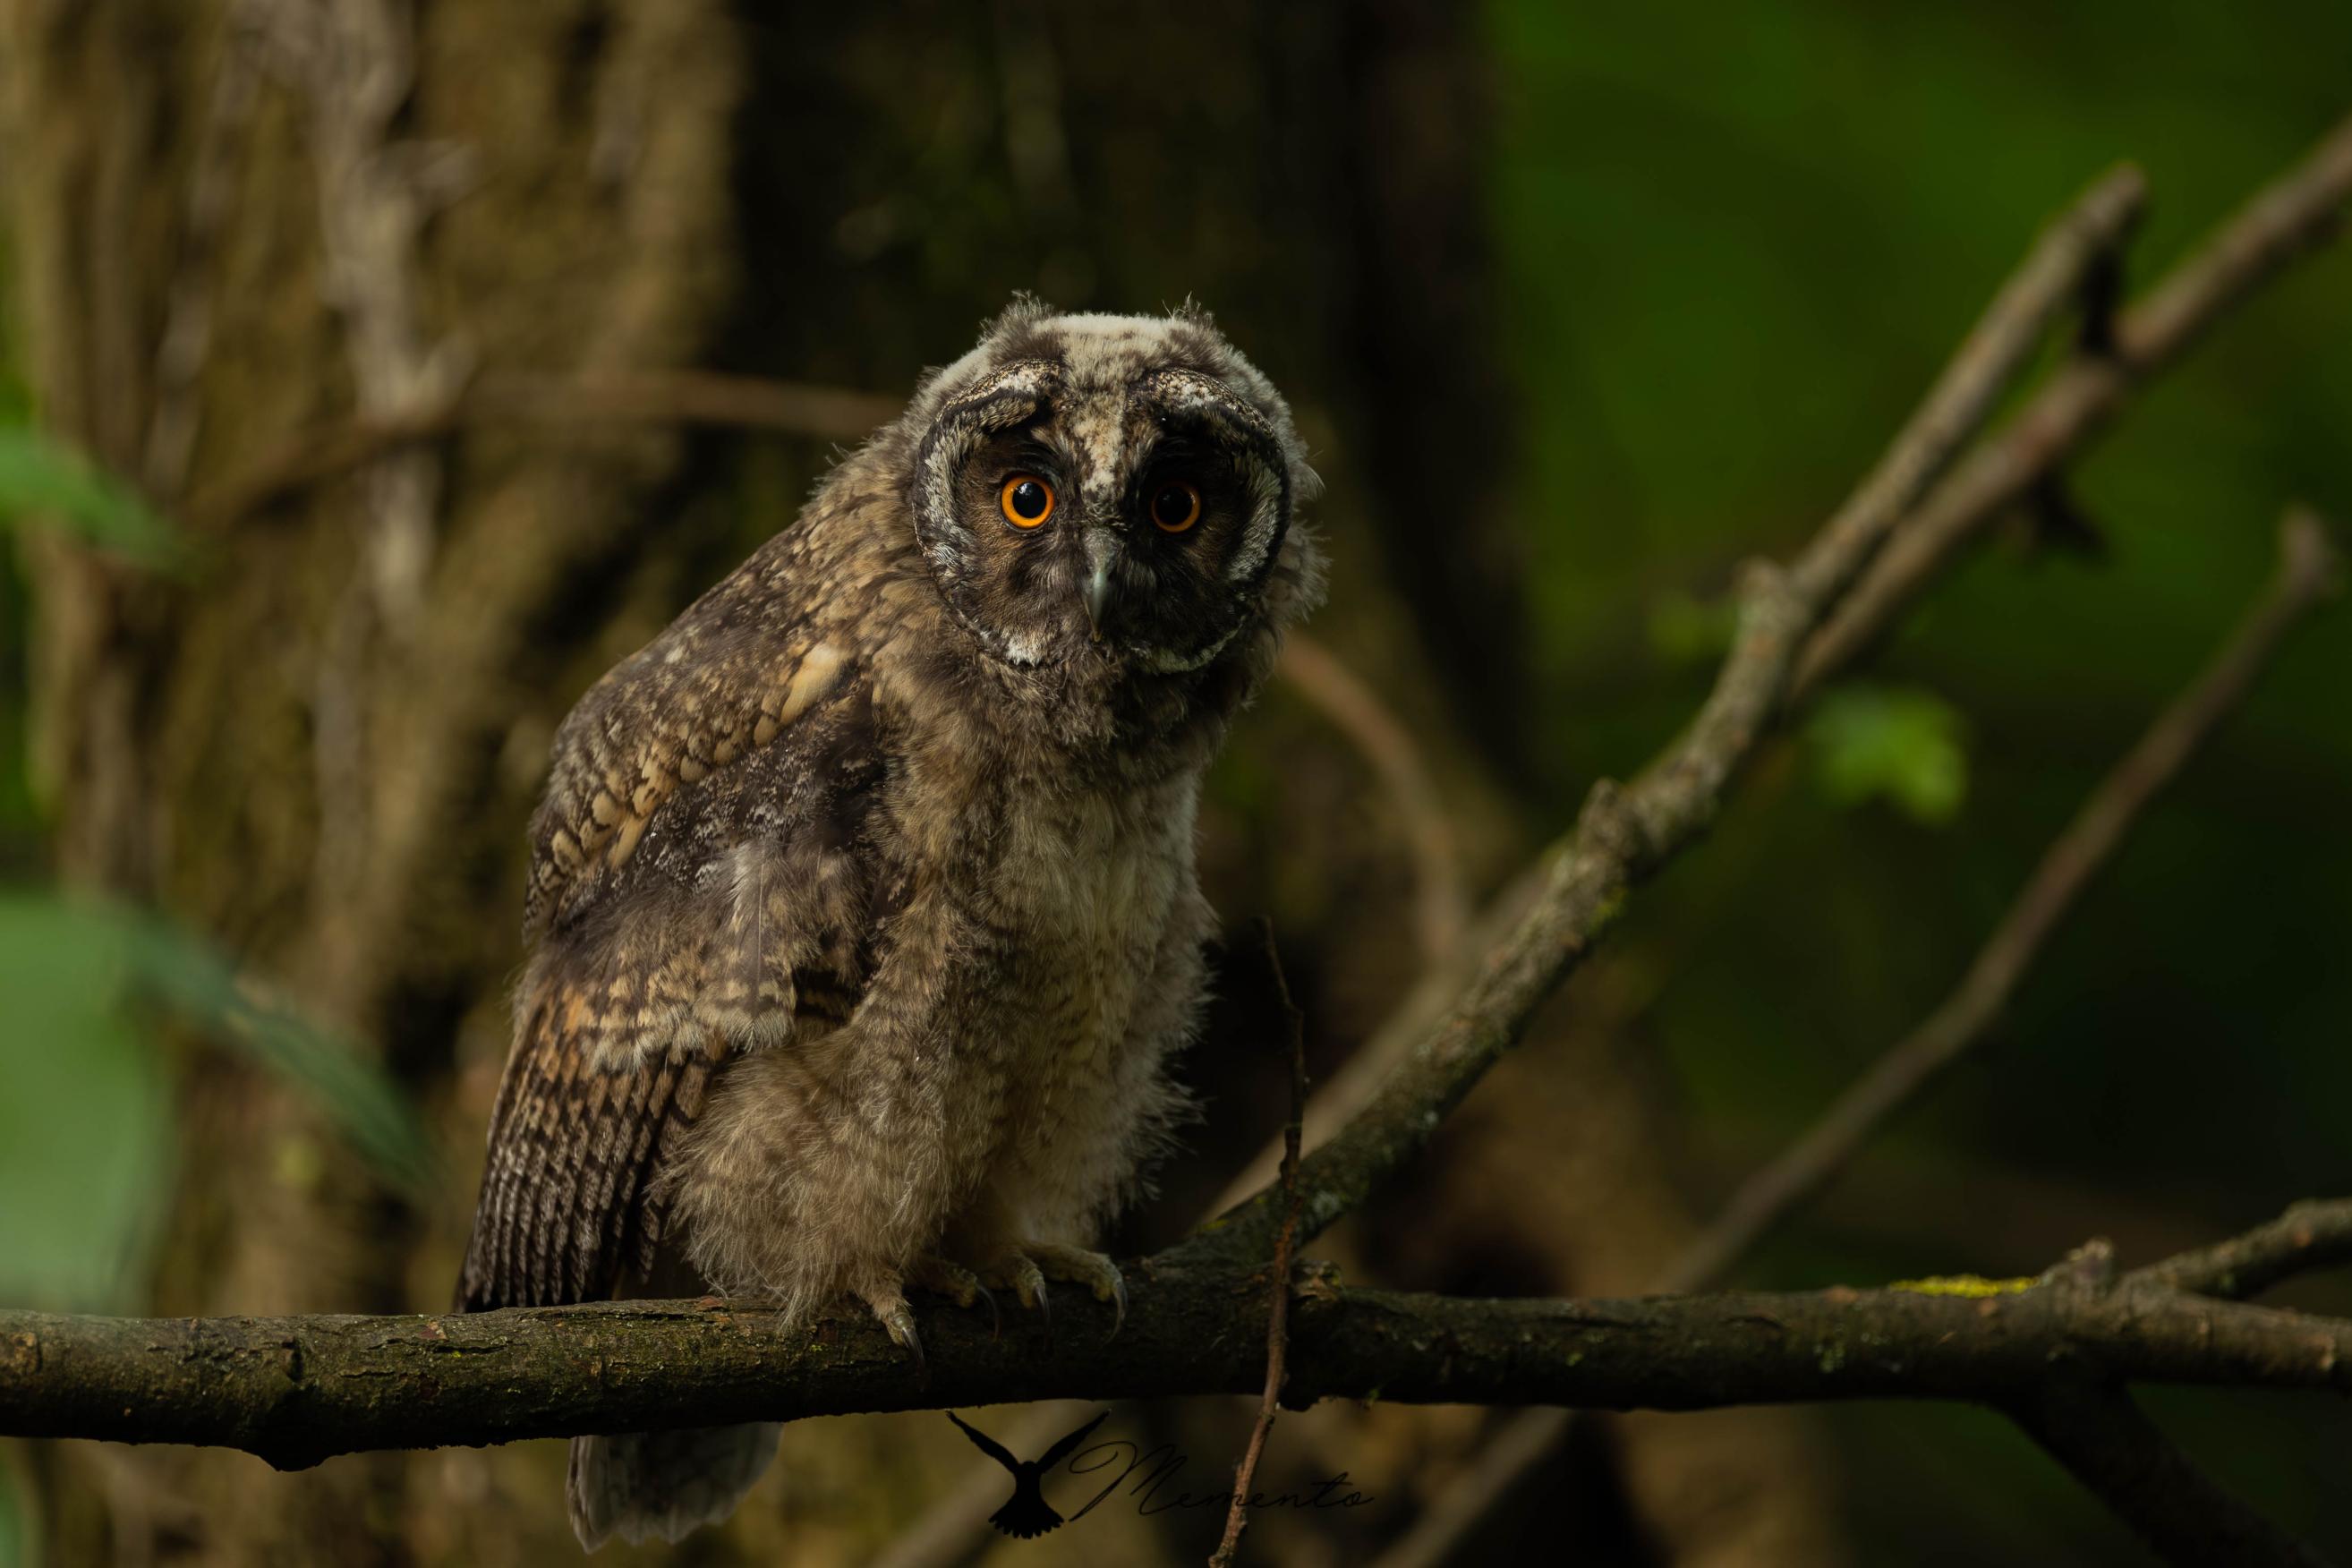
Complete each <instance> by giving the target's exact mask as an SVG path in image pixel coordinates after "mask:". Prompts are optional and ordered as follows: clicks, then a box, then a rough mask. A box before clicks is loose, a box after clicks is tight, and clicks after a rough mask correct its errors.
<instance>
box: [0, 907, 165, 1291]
mask: <svg viewBox="0 0 2352 1568" xmlns="http://www.w3.org/2000/svg"><path fill="white" fill-rule="evenodd" d="M126 992H127V973H126V969H125V965H124V963H123V942H122V940H121V928H120V924H119V922H118V921H116V920H115V919H114V918H113V917H112V916H111V915H110V914H108V913H107V912H105V911H103V910H96V909H88V908H83V907H79V906H76V905H70V904H66V903H62V902H59V901H58V900H54V899H48V898H44V897H40V896H37V895H26V894H8V895H0V994H5V996H6V997H7V998H8V1022H7V1025H6V1026H5V1028H4V1029H0V1072H5V1074H6V1075H7V1081H8V1086H9V1092H8V1093H7V1094H6V1095H5V1096H0V1301H7V1302H10V1303H20V1302H21V1303H29V1304H32V1305H37V1306H41V1307H51V1308H59V1309H73V1308H82V1309H102V1308H108V1307H115V1306H120V1305H121V1304H122V1292H123V1288H124V1286H125V1285H126V1283H127V1282H128V1281H130V1280H131V1279H133V1278H135V1276H136V1271H137V1267H138V1265H139V1263H140V1260H141V1259H142V1257H143V1256H144V1253H145V1251H146V1249H147V1247H148V1246H149V1244H150V1243H151V1241H152V1237H153V1233H154V1225H155V1221H156V1218H157V1215H158V1212H159V1209H160V1205H161V1199H162V1196H163V1185H164V1176H165V1173H166V1172H167V1171H168V1170H169V1169H170V1161H171V1139H172V1125H171V1119H170V1116H169V1113H168V1108H167V1105H166V1094H165V1089H164V1084H163V1074H162V1071H161V1068H160V1066H159V1064H158V1063H157V1062H156V1060H155V1057H154V1053H153V1052H152V1050H151V1049H150V1048H149V1047H148V1046H147V1044H146V1042H145V1041H143V1040H142V1039H141V1038H140V1037H139V1036H138V1034H137V1032H136V1031H135V1030H134V1029H133V1028H132V1027H131V1024H130V1021H129V1018H128V1016H127V1015H126V1013H125V1011H124V1008H123V1002H124V1000H125V996H126Z"/></svg>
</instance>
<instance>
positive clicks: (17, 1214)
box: [0, 890, 433, 1307]
mask: <svg viewBox="0 0 2352 1568" xmlns="http://www.w3.org/2000/svg"><path fill="white" fill-rule="evenodd" d="M0 994H5V996H6V997H7V998H8V1002H9V1010H10V1013H9V1020H8V1023H7V1026H5V1029H0V1072H5V1074H6V1075H7V1081H8V1083H9V1084H10V1086H11V1092H10V1093H9V1094H8V1095H6V1096H5V1097H0V1300H8V1301H33V1302H37V1303H39V1304H42V1305H57V1306H78V1307H97V1306H105V1305H110V1304H114V1302H115V1301H116V1300H118V1299H119V1297H120V1294H121V1289H122V1287H123V1285H124V1283H125V1282H127V1281H128V1280H130V1279H133V1278H135V1277H136V1272H137V1268H138V1265H139V1263H140V1261H141V1259H142V1257H143V1255H144V1253H145V1250H146V1248H147V1246H148V1244H149V1242H150V1241H151V1239H152V1231H153V1226H154V1223H155V1220H156V1217H157V1215H158V1212H159V1209H160V1201H161V1196H162V1194H163V1186H164V1181H165V1177H166V1173H168V1171H169V1169H170V1152H171V1141H172V1128H171V1121H170V1111H169V1104H168V1100H169V1095H168V1089H167V1086H166V1084H165V1082H164V1079H163V1070H162V1066H161V1064H160V1062H159V1061H158V1060H157V1058H156V1055H155V1052H154V1050H153V1047H152V1045H151V1044H150V1042H149V1041H148V1040H147V1039H146V1038H145V1037H144V1036H143V1035H142V1032H141V1031H140V1030H139V1028H138V1027H137V1026H136V1023H135V1017H134V1015H133V1014H132V1012H131V1004H133V1003H135V1002H146V1003H150V1004H153V1005H161V1006H162V1007H163V1008H164V1009H165V1010H166V1011H168V1012H169V1013H170V1014H171V1015H173V1016H175V1017H176V1018H178V1019H179V1020H180V1021H181V1022H183V1023H184V1024H185V1025H186V1026H189V1027H191V1028H194V1029H196V1030H198V1031H200V1032H202V1033H204V1034H205V1035H206V1036H208V1037H212V1038H214V1039H215V1040H217V1041H219V1042H220V1043H222V1044H223V1045H226V1046H228V1047H232V1048H236V1049H241V1050H243V1051H244V1052H246V1053H247V1055H249V1056H250V1057H252V1058H254V1059H255V1060H257V1061H258V1062H260V1063H262V1064H263V1065H264V1066H266V1067H268V1068H269V1069H270V1070H272V1071H274V1072H277V1073H278V1074H280V1075H281V1076H283V1077H284V1078H286V1079H288V1080H289V1081H290V1082H292V1083H294V1084H296V1085H297V1086H299V1088H300V1089H303V1090H304V1091H305V1092H307V1093H308V1094H309V1095H310V1098H311V1099H312V1100H315V1101H316V1103H317V1104H318V1105H319V1107H320V1109H321V1110H323V1111H325V1113H326V1114H327V1115H328V1117H329V1118H330V1119H331V1121H334V1122H335V1123H336V1124H337V1125H338V1126H339V1127H340V1128H341V1131H343V1133H344V1135H345V1136H346V1137H348V1138H349V1139H350V1141H351V1142H352V1146H353V1147H354V1148H355V1149H356V1150H357V1151H358V1152H360V1154H361V1155H362V1157H364V1158H365V1159H366V1160H367V1161H368V1162H369V1163H370V1164H371V1165H373V1167H374V1168H375V1169H376V1171H377V1172H378V1173H381V1174H382V1175H383V1177H385V1178H386V1179H387V1180H389V1181H392V1182H394V1184H399V1185H401V1186H403V1187H404V1188H407V1189H409V1190H412V1191H414V1190H417V1189H420V1188H422V1187H423V1186H424V1185H425V1184H427V1183H428V1182H429V1181H430V1179H431V1176H432V1172H433V1159H432V1153H431V1146H430V1144H429V1142H428V1141H427V1140H426V1138H425V1133H424V1131H423V1129H422V1127H421V1126H420V1124H419V1123H418V1121H417V1119H416V1116H415V1111H414V1110H413V1109H412V1108H411V1107H410V1105H409V1104H408V1101H407V1100H406V1099H405V1097H404V1096H403V1095H402V1093H401V1092H400V1090H399V1089H398V1088H397V1087H396V1086H394V1084H393V1083H392V1081H391V1080H390V1079H387V1078H385V1077H384V1075H383V1073H382V1072H380V1071H378V1070H377V1069H376V1068H374V1067H373V1066H372V1065H371V1064H369V1063H368V1062H367V1061H365V1060H364V1059H362V1058H361V1057H359V1056H358V1055H357V1054H356V1053H355V1052H354V1051H353V1050H352V1048H351V1047H350V1046H349V1044H348V1043H347V1042H345V1041H342V1040H341V1039H338V1038H336V1037H333V1036H331V1035H330V1034H328V1033H327V1032H325V1031H323V1030H320V1029H319V1028H318V1027H316V1026H313V1025H311V1024H310V1023H308V1022H306V1021H305V1020H303V1019H302V1018H300V1017H299V1016H297V1015H296V1014H294V1013H293V1012H292V1011H290V1010H289V1009H288V1008H286V1007H284V1006H282V1005H278V1004H276V1003H274V1002H272V1001H270V1000H269V999H268V998H267V997H264V996H262V995H260V994H257V992H256V990H255V989H254V988H253V987H252V986H250V985H248V984H245V983H243V982H241V981H240V980H239V979H238V977H237V975H236V971H235V970H234V969H233V968H232V967H231V966H230V965H229V964H228V963H226V961H225V960H223V959H222V958H221V957H220V955H218V954H217V953H215V952H213V951H212V950H211V949H210V948H209V947H207V946H206V945H205V944H204V943H203V942H200V941H198V940H196V939H195V938H194V937H192V936H189V935H188V934H186V933H185V932H183V931H178V930H176V929H175V928H173V926H171V925H169V924H168V923H166V922H164V921H160V920H157V919H154V918H152V917H151V916H146V915H142V914H139V913H136V912H133V911H130V910H122V909H120V908H116V907H113V906H109V905H105V904H96V903H80V902H75V901H70V900H63V899H59V898H58V897H55V896H54V895H49V894H43V893H38V892H31V891H21V890H20V891H14V892H0Z"/></svg>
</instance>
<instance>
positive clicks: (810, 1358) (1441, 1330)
mask: <svg viewBox="0 0 2352 1568" xmlns="http://www.w3.org/2000/svg"><path fill="white" fill-rule="evenodd" d="M1137 1275H1138V1278H1137V1280H1136V1283H1135V1285H1134V1287H1133V1288H1132V1289H1131V1292H1130V1295H1129V1303H1128V1311H1127V1316H1126V1320H1125V1321H1124V1323H1123V1324H1122V1325H1121V1326H1120V1329H1119V1331H1118V1334H1116V1335H1113V1334H1112V1332H1111V1326H1112V1324H1111V1309H1110V1308H1109V1307H1108V1306H1107V1305H1104V1304H1101V1303H1097V1302H1093V1301H1088V1302H1087V1303H1086V1304H1084V1305H1083V1306H1081V1305H1079V1304H1078V1303H1076V1302H1075V1301H1074V1302H1071V1303H1070V1304H1069V1306H1068V1308H1067V1310H1058V1311H1057V1319H1058V1320H1059V1321H1057V1324H1056V1334H1055V1339H1054V1342H1053V1344H1052V1346H1051V1349H1050V1351H1049V1350H1048V1348H1047V1345H1046V1342H1045V1333H1044V1331H1042V1329H1041V1328H1040V1327H1039V1326H1038V1325H1036V1324H1034V1323H1031V1324H1028V1325H1025V1326H1024V1327H1020V1328H1015V1329H1013V1330H1009V1331H1004V1332H1001V1333H1000V1332H994V1331H992V1326H991V1323H990V1320H989V1315H988V1314H987V1313H986V1312H985V1311H982V1310H958V1309H955V1308H952V1307H938V1306H932V1307H930V1308H929V1309H928V1310H922V1311H920V1312H919V1319H920V1326H921V1329H922V1332H923V1340H924V1343H925V1345H926V1347H927V1350H928V1354H929V1365H928V1370H926V1368H925V1367H923V1366H919V1365H917V1364H916V1363H914V1362H913V1361H912V1360H911V1359H910V1358H908V1356H907V1355H906V1354H905V1353H903V1352H899V1351H898V1350H897V1348H896V1347H895V1346H893V1345H892V1344H891V1343H890V1342H889V1340H888V1338H887V1335H885V1334H884V1332H883V1331H882V1330H881V1329H880V1327H879V1326H878V1325H877V1324H875V1323H874V1322H873V1321H870V1319H860V1318H855V1317H847V1316H844V1317H837V1318H827V1319H824V1320H822V1321H819V1322H818V1323H816V1324H815V1325H814V1327H812V1328H810V1329H808V1330H805V1331H800V1332H798V1333H795V1334H794V1335H793V1336H792V1337H791V1338H790V1339H789V1340H783V1341H781V1342H780V1338H779V1335H778V1333H777V1331H776V1330H775V1328H774V1327H773V1317H772V1313H771V1312H770V1311H769V1310H766V1309H763V1308H751V1307H744V1306H740V1305H733V1304H730V1303H727V1302H723V1301H718V1300H709V1301H702V1302H691V1301H672V1302H624V1303H619V1304H615V1305H612V1306H589V1307H546V1308H522V1309H515V1310H508V1311H501V1312H483V1313H478V1314H473V1315H468V1316H439V1317H404V1318H340V1317H314V1318H296V1319H268V1318H215V1319H196V1320H173V1319H112V1318H68V1317H53V1316H49V1315H47V1314H42V1313H0V1347H5V1350H6V1357H7V1359H6V1360H5V1362H0V1388H5V1391H6V1394H7V1402H8V1409H9V1415H8V1422H9V1425H10V1426H11V1427H12V1428H13V1429H16V1430H18V1431H21V1432H24V1433H26V1434H28V1435H31V1436H83V1437H89V1436H100V1437H112V1438H117V1439H121V1440H129V1441H148V1442H191V1443H192V1442H203V1443H216V1444H226V1445H228V1446H231V1447H240V1448H243V1449H245V1450H247V1452H250V1453H254V1454H257V1455H259V1456H260V1457H262V1458H266V1459H268V1460H269V1461H270V1463H272V1464H274V1465H278V1466H280V1467H294V1468H299V1467H304V1466H309V1465H314V1464H317V1463H318V1462H319V1461H320V1460H321V1459H324V1458H328V1457H330V1456H331V1455H333V1454H337V1453H344V1452H350V1451H352V1450H355V1449H358V1448H362V1447H438V1446H442V1445H446V1444H452V1443H504V1442H512V1441H514V1440H516V1439H518V1438H523V1437H547V1436H568V1435H572V1434H575V1433H581V1432H601V1431H611V1430H621V1431H637V1430H646V1429H653V1428H659V1427H667V1426H709V1425H715V1424H720V1423H725V1422H733V1421H751V1420H777V1419H801V1418H804V1417H807V1416H812V1415H839V1414H843V1413H845V1412H853V1411H877V1410H928V1409H937V1408H942V1407H949V1406H961V1405H989V1404H994V1403H999V1402H1002V1401H1003V1400H1006V1399H1023V1400H1026V1399H1031V1398H1036V1397H1046V1398H1062V1397H1083V1398H1090V1399H1097V1400H1099V1399H1117V1398H1159V1397H1166V1396H1170V1395H1177V1394H1245V1393H1250V1392H1254V1391H1255V1388H1256V1387H1257V1385H1258V1384H1260V1383H1261V1382H1262V1380H1263V1379H1264V1377H1265V1281H1264V1279H1263V1278H1262V1277H1261V1276H1256V1275H1252V1274H1249V1273H1246V1272H1243V1271H1239V1270H1190V1269H1180V1268H1165V1269H1153V1268H1150V1267H1149V1265H1148V1263H1147V1264H1146V1265H1145V1266H1142V1267H1139V1269H1138V1270H1137ZM1293 1288H1294V1289H1295V1291H1296V1299H1295V1302H1294V1307H1295V1315H1294V1319H1293V1322H1292V1326H1291V1341H1290V1361H1289V1380H1288V1383H1287V1384H1286V1387H1285V1390H1284V1399H1285V1400H1286V1402H1287V1403H1290V1404H1293V1405H1300V1406H1304V1405H1308V1404H1311V1403H1313V1402H1315V1401H1317V1400H1321V1399H1329V1398H1354V1399H1372V1398H1378V1399H1381V1400H1392V1401H1398V1402H1402V1403H1404V1404H1467V1405H1514V1404H1543V1405H1571V1406H1580V1407H1587V1408H1594V1409H1603V1410H1633V1409H1647V1410H1706V1409H1714V1408H1717V1407H1720V1406H1724V1405H1759V1404H1774V1403H1780V1402H1784V1401H1790V1400H1824V1399H1874V1398H1879V1399H1885V1398H1895V1399H1961V1400H1969V1401H1977V1402H1987V1403H2003V1402H2008V1403H2020V1402H2027V1401H2031V1402H2034V1403H2035V1404H2036V1405H2039V1403H2040V1402H2041V1401H2042V1399H2043V1398H2044V1397H2045V1395H2047V1394H2048V1393H2049V1392H2050V1390H2051V1389H2052V1388H2053V1384H2054V1383H2056V1382H2060V1381H2068V1380H2076V1379H2095V1380H2100V1381H2104V1382H2154V1383H2178V1384H2220V1385H2231V1386H2240V1387H2264V1388H2293V1389H2311V1390H2326V1391H2333V1392H2336V1393H2339V1394H2340V1393H2344V1392H2347V1390H2352V1321H2345V1320H2342V1319H2335V1318H2320V1317H2307V1316H2305V1315H2303V1314H2301V1313H2296V1312H2291V1311H2283V1310H2276V1309H2273V1308H2267V1307H2255V1306H2248V1305H2245V1304H2243V1303H2240V1302H2231V1301H2216V1300H2210V1299H2206V1298H2201V1297H2192V1296H2189V1295H2186V1294H2183V1293H2181V1292H2179V1291H2175V1290H2173V1289H2169V1288H2168V1287H2166V1286H2163V1285H2160V1284H2158V1283H2156V1282H2154V1281H2152V1280H2150V1279H2145V1278H2141V1279H2127V1280H2125V1281H2122V1282H2120V1283H2110V1282H2108V1281H2106V1280H2080V1279H2070V1278H2067V1277H2065V1276H2064V1275H2063V1272H2060V1273H2055V1274H2053V1277H2051V1278H2049V1279H2044V1280H2043V1281H2042V1282H2041V1283H2039V1284H2034V1285H2032V1286H2031V1288H2026V1285H2025V1282H2015V1283H2014V1284H2012V1285H2010V1286H2003V1285H2000V1284H1997V1283H1991V1284H1989V1283H1987V1282H1982V1281H1964V1282H1960V1283H1958V1284H1957V1285H1955V1284H1953V1283H1951V1282H1937V1281H1923V1282H1921V1283H1920V1284H1919V1285H1917V1286H1915V1287H1912V1288H1907V1289H1906V1288H1895V1289H1885V1290H1853V1289H1832V1290H1822V1291H1813V1292H1809V1293H1780V1294H1769V1293H1761V1292H1756V1293H1749V1292H1738V1291H1727V1292H1724V1293H1722V1294H1719V1295H1710V1296H1683V1297H1675V1296H1659V1297H1650V1298H1645V1299H1639V1300H1613V1301H1612V1300H1462V1299H1458V1298H1454V1297H1444V1296H1428V1295H1415V1294H1409V1293H1406V1292H1402V1291H1391V1290H1371V1289H1349V1288H1347V1287H1343V1286H1342V1285H1340V1284H1339V1282H1338V1280H1337V1279H1336V1277H1335V1276H1334V1275H1332V1274H1331V1273H1329V1272H1328V1271H1318V1270H1315V1269H1313V1268H1309V1269H1308V1270H1307V1272H1306V1273H1305V1274H1304V1275H1303V1276H1301V1277H1298V1278H1296V1279H1294V1287H1293Z"/></svg>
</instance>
